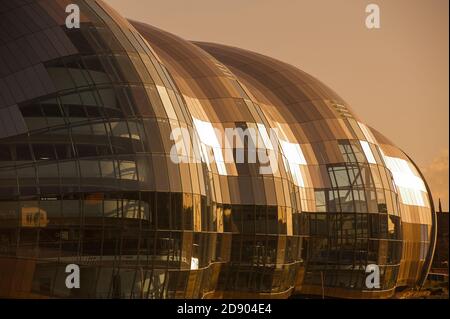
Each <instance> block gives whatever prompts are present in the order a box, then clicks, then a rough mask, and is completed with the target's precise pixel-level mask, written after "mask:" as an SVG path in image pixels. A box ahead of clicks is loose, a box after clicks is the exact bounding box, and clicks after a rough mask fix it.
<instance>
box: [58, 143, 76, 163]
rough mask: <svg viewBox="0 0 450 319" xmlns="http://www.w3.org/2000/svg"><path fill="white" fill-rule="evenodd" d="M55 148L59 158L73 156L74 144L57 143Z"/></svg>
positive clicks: (63, 158)
mask: <svg viewBox="0 0 450 319" xmlns="http://www.w3.org/2000/svg"><path fill="white" fill-rule="evenodd" d="M55 150H56V155H57V156H58V159H59V160H65V159H70V158H73V150H72V145H70V144H57V145H55Z"/></svg>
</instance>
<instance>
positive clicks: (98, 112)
mask: <svg viewBox="0 0 450 319" xmlns="http://www.w3.org/2000/svg"><path fill="white" fill-rule="evenodd" d="M86 111H87V114H88V117H89V118H93V117H105V112H103V108H99V107H93V106H91V107H86Z"/></svg>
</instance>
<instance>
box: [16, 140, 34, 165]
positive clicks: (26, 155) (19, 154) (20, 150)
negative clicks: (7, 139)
mask: <svg viewBox="0 0 450 319" xmlns="http://www.w3.org/2000/svg"><path fill="white" fill-rule="evenodd" d="M16 160H17V161H32V160H33V157H32V156H31V152H30V147H29V145H28V144H24V145H16Z"/></svg>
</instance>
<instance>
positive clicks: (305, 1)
mask: <svg viewBox="0 0 450 319" xmlns="http://www.w3.org/2000/svg"><path fill="white" fill-rule="evenodd" d="M106 2H108V3H109V4H110V5H111V6H112V7H114V8H115V9H116V10H118V11H119V12H120V13H121V14H122V15H123V16H125V17H127V18H131V19H135V20H139V21H142V22H146V23H149V24H151V25H154V26H157V27H159V28H161V29H164V30H166V31H169V32H172V33H175V34H177V35H179V36H181V37H183V38H185V39H188V40H199V41H209V42H216V43H222V44H228V45H233V46H237V47H241V48H245V49H249V50H252V51H256V52H259V53H262V54H266V55H269V56H271V57H274V58H277V59H279V60H282V61H284V62H287V63H290V64H292V65H295V66H297V67H299V68H300V69H302V70H304V71H306V72H308V73H310V74H311V75H313V76H315V77H317V78H318V79H320V80H321V81H323V82H324V83H326V84H327V85H329V86H330V87H331V88H333V89H334V90H335V91H336V92H337V93H338V94H339V95H340V96H342V97H343V98H344V99H345V100H346V101H347V102H348V103H349V104H350V105H351V106H352V108H353V109H354V111H355V112H356V113H357V114H358V115H359V116H360V117H361V118H362V119H363V120H364V121H365V122H366V123H368V124H369V125H371V126H373V127H374V128H376V129H378V130H379V131H381V132H382V133H383V134H385V135H386V136H387V137H389V138H390V139H391V140H392V141H393V142H395V143H396V144H397V145H398V146H399V147H400V148H402V149H403V150H404V151H405V152H407V153H408V154H409V155H410V156H411V157H412V158H413V159H414V160H415V161H416V163H417V164H418V165H419V166H420V167H421V168H422V170H423V171H424V173H425V174H426V177H427V181H428V182H429V184H430V186H431V188H432V191H433V195H434V197H441V198H442V199H443V201H444V208H446V209H448V146H449V139H448V133H449V123H448V116H449V93H448V92H449V91H448V85H449V74H448V68H449V65H448V63H449V62H448V61H449V60H448V56H449V51H448V46H449V43H448V37H449V34H448V22H449V18H448V10H449V8H448V6H449V2H448V0H372V1H364V0H106ZM369 3H375V4H378V5H379V7H380V10H381V28H380V29H378V30H373V29H372V30H369V29H367V28H366V26H365V18H366V15H367V14H366V13H365V8H366V5H368V4H369Z"/></svg>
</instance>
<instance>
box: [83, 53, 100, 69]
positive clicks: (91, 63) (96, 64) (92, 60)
mask: <svg viewBox="0 0 450 319" xmlns="http://www.w3.org/2000/svg"><path fill="white" fill-rule="evenodd" d="M83 64H84V66H85V68H86V69H87V70H91V71H97V72H105V69H104V68H103V65H102V62H101V60H100V59H99V58H98V57H97V56H95V55H93V56H87V57H83Z"/></svg>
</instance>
